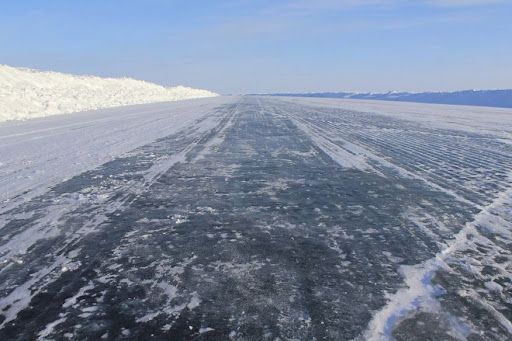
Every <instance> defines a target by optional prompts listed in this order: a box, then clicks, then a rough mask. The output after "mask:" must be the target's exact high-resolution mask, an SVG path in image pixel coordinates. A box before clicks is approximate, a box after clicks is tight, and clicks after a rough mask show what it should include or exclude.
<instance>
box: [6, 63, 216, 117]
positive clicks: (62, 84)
mask: <svg viewBox="0 0 512 341" xmlns="http://www.w3.org/2000/svg"><path fill="white" fill-rule="evenodd" d="M215 96H218V95H217V94H216V93H213V92H211V91H208V90H201V89H193V88H189V87H184V86H177V87H171V88H166V87H163V86H161V85H157V84H153V83H149V82H146V81H140V80H135V79H131V78H101V77H95V76H77V75H70V74H64V73H58V72H50V71H38V70H32V69H27V68H17V67H11V66H7V65H0V122H1V121H9V120H25V119H31V118H36V117H46V116H51V115H58V114H66V113H73V112H79V111H87V110H94V109H101V108H111V107H117V106H124V105H133V104H145V103H155V102H174V101H178V100H183V99H193V98H204V97H215Z"/></svg>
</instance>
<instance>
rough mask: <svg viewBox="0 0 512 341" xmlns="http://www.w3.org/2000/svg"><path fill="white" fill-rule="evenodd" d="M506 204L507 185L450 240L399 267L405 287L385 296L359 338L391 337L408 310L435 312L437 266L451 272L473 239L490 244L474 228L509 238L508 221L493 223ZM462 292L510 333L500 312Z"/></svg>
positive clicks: (509, 203) (511, 200)
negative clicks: (434, 251) (423, 257)
mask: <svg viewBox="0 0 512 341" xmlns="http://www.w3.org/2000/svg"><path fill="white" fill-rule="evenodd" d="M510 207H512V188H508V189H507V190H506V191H504V192H502V193H501V195H500V196H499V197H498V198H497V199H495V200H494V201H493V202H492V203H491V204H489V205H487V206H485V207H484V208H483V209H482V210H481V211H480V212H479V213H478V214H477V215H476V216H475V218H474V220H473V221H471V222H468V223H467V224H466V225H465V227H464V228H463V229H461V230H460V231H459V232H458V233H457V234H456V235H455V237H454V239H453V240H452V241H451V243H450V244H449V245H448V246H447V247H446V248H445V249H443V250H442V251H440V252H439V253H438V254H437V255H436V256H435V257H434V258H431V259H429V260H427V261H425V262H423V263H421V264H418V265H414V266H402V268H401V270H402V273H403V276H404V279H405V284H406V287H405V288H402V289H400V290H398V291H397V292H396V293H395V294H393V295H390V296H389V301H388V303H387V304H386V306H384V307H383V308H382V309H381V310H380V311H378V312H377V313H376V314H375V315H374V316H373V318H372V320H371V321H370V323H369V325H368V328H367V330H366V331H365V332H364V333H363V335H362V339H365V340H391V339H393V337H392V332H393V330H394V328H395V327H396V326H397V325H398V323H399V322H400V321H401V320H402V319H404V318H405V317H407V316H408V315H409V314H410V313H412V312H414V311H417V310H420V309H423V310H428V311H439V310H440V309H441V307H440V303H439V301H437V299H436V296H437V295H438V294H439V289H440V288H439V287H436V286H435V285H433V284H432V279H433V277H434V276H435V274H436V272H437V271H438V270H440V269H445V270H447V271H453V270H452V269H451V267H450V264H449V263H450V258H452V257H456V256H455V253H456V252H458V251H461V250H466V249H469V248H474V244H475V240H478V241H484V242H485V243H486V244H488V245H492V244H493V243H492V241H490V240H489V239H488V238H486V237H485V236H483V235H482V234H481V233H480V232H479V231H478V227H484V228H485V229H486V230H488V231H491V232H492V233H494V234H495V235H497V236H499V237H501V238H503V239H506V240H512V233H511V231H512V221H507V220H505V219H501V220H498V223H496V222H497V220H496V219H495V217H496V215H497V214H498V215H499V213H500V212H505V211H506V210H510ZM509 214H510V213H509ZM496 247H498V246H496ZM502 270H503V271H506V270H505V269H502ZM511 276H512V274H510V273H509V277H511ZM465 295H466V296H468V297H470V298H473V300H474V301H476V302H477V303H478V304H479V306H480V307H481V308H482V309H484V310H486V311H487V312H488V313H489V314H490V315H491V316H493V317H494V318H495V319H496V321H497V322H498V323H499V324H501V326H502V327H503V328H504V329H505V330H506V331H507V332H508V333H509V334H510V335H512V323H511V322H510V321H509V320H508V319H507V318H506V317H505V316H504V315H503V314H502V313H500V312H499V311H498V310H497V309H496V308H494V307H493V306H492V305H491V304H490V303H488V302H486V301H484V300H483V299H481V298H480V297H479V296H478V294H477V293H476V291H474V290H470V291H469V292H467V293H466V294H465Z"/></svg>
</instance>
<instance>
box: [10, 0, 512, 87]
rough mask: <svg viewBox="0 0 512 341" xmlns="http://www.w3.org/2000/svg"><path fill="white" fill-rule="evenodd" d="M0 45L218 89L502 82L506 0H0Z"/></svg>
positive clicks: (511, 64) (49, 62)
mask: <svg viewBox="0 0 512 341" xmlns="http://www.w3.org/2000/svg"><path fill="white" fill-rule="evenodd" d="M0 46H1V49H0V64H8V65H15V66H26V67H33V68H38V69H49V70H55V71H62V72H69V73H78V74H95V75H100V76H130V77H134V78H138V79H145V80H148V81H153V82H157V83H160V84H164V85H176V84H184V85H189V86H194V87H201V88H207V89H211V90H215V91H218V92H221V93H253V92H288V91H291V92H302V91H379V92H380V91H389V90H408V91H424V90H436V91H444V90H456V89H496V88H512V1H500V0H494V1H493V0H487V1H484V0H418V1H406V0H360V1H356V0H338V1H335V0H316V1H314V0H309V1H305V0H290V1H278V0H277V1H269V0H253V1H249V0H226V1H205V0H203V1H196V0H188V1H186V0H174V1H173V0H169V1H164V0H144V1H142V0H139V1H135V0H119V1H114V0H101V1H100V0H88V1H68V0H66V1H64V0H61V1H59V0H55V1H52V0H46V1H42V0H23V1H3V2H2V4H0Z"/></svg>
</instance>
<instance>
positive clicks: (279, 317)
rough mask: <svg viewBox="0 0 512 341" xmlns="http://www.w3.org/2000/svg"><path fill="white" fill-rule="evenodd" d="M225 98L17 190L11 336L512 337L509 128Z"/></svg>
mask: <svg viewBox="0 0 512 341" xmlns="http://www.w3.org/2000/svg"><path fill="white" fill-rule="evenodd" d="M216 103H217V106H215V107H211V104H212V103H210V104H209V105H210V106H207V107H205V108H203V109H208V112H209V113H208V114H201V115H198V116H197V117H195V118H194V119H193V120H191V121H188V122H187V123H186V124H183V125H182V126H180V128H179V129H176V130H174V131H170V133H169V134H168V135H163V136H159V137H158V138H157V139H155V140H153V141H147V142H146V143H145V144H144V145H141V146H138V147H136V148H134V149H133V150H131V151H130V152H123V153H121V154H119V155H117V156H116V157H113V158H112V159H111V160H109V161H108V162H104V163H102V164H101V165H99V166H98V167H96V168H94V169H90V170H88V171H85V172H82V173H80V174H74V175H72V176H70V177H69V179H67V180H65V181H61V182H59V183H56V184H54V185H52V186H51V188H50V189H49V190H47V191H40V192H39V193H38V195H37V196H29V197H26V199H25V200H23V201H21V202H17V203H16V205H14V206H7V204H8V203H3V205H4V207H3V208H4V210H3V213H2V221H1V224H2V225H0V339H2V340H3V339H14V340H26V339H40V340H47V339H70V340H75V339H126V340H128V339H157V340H159V339H161V340H168V339H198V340H203V339H204V340H207V339H213V340H225V339H232V340H275V339H281V340H299V339H300V340H354V339H355V340H367V339H369V340H393V339H397V340H422V339H435V340H465V339H471V340H509V339H510V338H511V336H512V328H511V322H510V321H511V319H512V302H511V297H512V251H511V250H512V189H511V178H510V176H511V174H512V143H510V142H511V141H510V140H507V134H508V133H510V131H508V130H507V129H501V131H499V132H498V130H500V128H499V127H491V126H490V125H489V126H488V128H489V129H487V130H486V133H478V132H475V131H473V130H464V129H463V128H461V127H460V126H459V127H458V128H457V129H454V128H452V127H451V126H449V125H447V126H446V127H444V128H443V127H439V126H437V127H432V126H430V125H428V124H424V123H423V122H422V121H421V120H414V117H413V118H411V119H410V120H406V119H404V118H403V117H402V116H401V114H397V115H394V114H393V113H392V112H389V113H387V114H386V115H381V114H376V113H369V112H356V111H351V110H347V109H345V108H343V107H341V106H337V105H332V104H329V103H331V102H328V101H326V102H325V103H324V105H323V106H322V105H320V104H319V102H316V103H315V104H311V105H308V104H305V103H304V102H301V101H299V100H296V101H295V100H289V99H279V98H265V97H261V98H259V97H243V98H232V99H229V100H228V99H222V98H219V99H218V102H216ZM139 109H140V110H144V107H140V108H139ZM440 109H442V107H440ZM182 110H186V108H183V109H182ZM419 110H420V109H419ZM459 116H460V117H459V122H462V121H464V118H463V117H464V112H461V113H460V114H459ZM511 118H512V116H511ZM491 119H492V118H489V117H486V118H485V120H487V121H489V120H491ZM508 123H509V122H504V124H503V126H504V127H506V126H507V124H508ZM91 124H93V125H96V124H98V123H97V122H96V123H91ZM472 124H474V122H473V123H472ZM82 129H85V128H84V127H81V128H78V130H79V131H80V130H82ZM493 132H495V133H493ZM98 138H100V137H98ZM9 148H12V150H14V149H15V148H16V147H15V145H13V146H11V147H9ZM1 186H5V184H3V185H1ZM29 192H30V191H29Z"/></svg>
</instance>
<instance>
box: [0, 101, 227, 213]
mask: <svg viewBox="0 0 512 341" xmlns="http://www.w3.org/2000/svg"><path fill="white" fill-rule="evenodd" d="M231 101H232V98H230V97H215V98H203V99H194V100H186V101H179V102H171V103H153V104H143V105H133V106H125V107H120V108H108V109H101V110H96V111H91V112H82V113H76V114H73V115H58V116H53V117H46V118H44V119H41V118H40V119H33V120H27V121H11V122H0V207H1V208H0V212H2V211H4V210H5V209H6V208H9V207H11V206H12V205H15V204H16V203H19V201H24V200H28V199H29V197H33V196H35V195H38V194H40V193H41V192H44V191H45V190H47V189H48V188H49V187H51V186H52V185H55V184H56V183H58V182H60V181H62V180H63V179H65V178H70V177H72V176H74V175H76V174H80V173H81V172H84V171H87V170H89V169H93V168H94V167H97V166H99V165H101V164H103V163H105V162H108V161H110V160H112V159H114V158H115V157H118V156H120V155H122V154H123V153H126V152H129V151H131V150H133V149H135V148H137V147H139V146H142V145H144V144H146V143H150V142H152V141H154V140H157V139H159V138H162V137H164V136H167V135H169V134H173V133H175V132H177V131H179V130H180V129H184V128H185V127H186V126H188V125H194V122H195V121H196V120H198V119H202V118H204V117H205V116H207V115H208V114H211V112H213V111H214V110H215V108H216V107H217V106H219V105H223V104H226V103H230V102H231ZM0 220H1V219H0Z"/></svg>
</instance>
